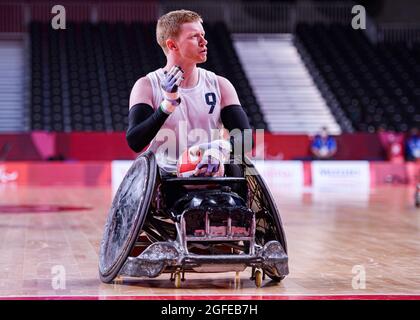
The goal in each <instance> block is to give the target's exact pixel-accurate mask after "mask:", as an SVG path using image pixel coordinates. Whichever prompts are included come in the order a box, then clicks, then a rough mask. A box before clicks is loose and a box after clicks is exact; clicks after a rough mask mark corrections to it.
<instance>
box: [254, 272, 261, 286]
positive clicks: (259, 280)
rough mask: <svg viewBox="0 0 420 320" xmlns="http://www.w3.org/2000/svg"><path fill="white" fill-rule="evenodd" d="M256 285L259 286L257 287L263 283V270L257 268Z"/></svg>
mask: <svg viewBox="0 0 420 320" xmlns="http://www.w3.org/2000/svg"><path fill="white" fill-rule="evenodd" d="M254 276H255V285H256V286H257V288H260V287H261V285H262V272H261V270H257V271H255V275H254Z"/></svg>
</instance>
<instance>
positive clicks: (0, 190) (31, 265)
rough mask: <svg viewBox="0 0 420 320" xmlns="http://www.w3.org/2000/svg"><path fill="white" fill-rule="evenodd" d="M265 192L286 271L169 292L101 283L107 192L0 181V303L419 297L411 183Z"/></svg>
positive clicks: (190, 279) (161, 283)
mask: <svg viewBox="0 0 420 320" xmlns="http://www.w3.org/2000/svg"><path fill="white" fill-rule="evenodd" d="M272 192H273V194H274V197H275V198H276V200H277V203H278V206H279V209H280V211H281V214H282V219H283V223H284V227H285V231H286V236H287V241H288V247H289V267H290V275H289V276H288V277H286V279H285V280H283V281H282V282H281V283H280V284H276V283H272V282H270V281H269V280H265V281H264V282H263V286H262V287H261V288H256V287H255V285H254V282H253V281H251V280H250V279H249V276H250V272H249V271H248V270H247V271H245V272H243V273H241V274H240V279H239V280H237V281H235V274H234V273H222V274H187V275H186V281H185V282H182V285H181V288H179V289H175V287H174V283H173V282H171V281H169V275H168V274H164V275H162V276H160V277H158V278H156V279H124V280H123V281H119V282H117V283H114V284H104V283H102V282H101V281H100V280H99V277H98V250H99V244H100V241H101V238H102V232H103V226H104V223H105V219H106V216H107V211H108V208H109V206H110V202H111V198H112V192H111V189H110V188H92V187H61V186H60V187H20V186H19V187H18V186H13V185H0V208H2V209H0V211H1V212H0V299H1V298H16V297H18V298H24V297H32V298H34V297H35V298H47V297H76V298H77V297H79V298H83V297H85V298H86V297H95V298H99V299H113V298H117V297H123V298H130V297H131V298H141V297H157V296H159V297H164V296H172V297H173V296H175V297H179V298H183V297H201V296H204V297H205V296H213V295H222V296H232V297H239V298H240V297H244V296H245V297H246V296H253V297H261V298H269V297H279V296H282V297H293V296H319V297H324V296H331V295H333V296H334V295H337V296H355V295H356V296H358V295H420V210H419V209H416V208H415V207H414V203H413V202H414V201H413V194H414V188H413V187H411V188H410V187H404V186H387V187H381V188H377V189H373V190H370V192H369V193H359V192H355V190H351V189H350V190H349V189H344V190H337V189H334V190H324V191H315V190H310V189H308V190H300V191H299V190H295V191H291V190H287V189H285V190H281V189H275V188H272ZM13 206H17V207H18V208H21V210H20V211H16V210H15V209H13V208H14V207H13ZM25 206H26V207H25ZM31 206H34V207H31ZM72 207H77V208H78V209H77V208H76V209H77V210H72ZM22 208H23V209H22ZM34 208H35V209H34ZM73 209H74V208H73ZM34 210H38V211H39V212H33V211H34ZM45 210H47V211H50V212H43V211H45ZM31 211H32V212H31Z"/></svg>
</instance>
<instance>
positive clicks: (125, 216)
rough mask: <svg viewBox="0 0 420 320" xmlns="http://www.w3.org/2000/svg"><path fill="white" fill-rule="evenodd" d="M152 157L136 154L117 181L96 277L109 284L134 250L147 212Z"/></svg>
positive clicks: (153, 175) (153, 164) (154, 170)
mask: <svg viewBox="0 0 420 320" xmlns="http://www.w3.org/2000/svg"><path fill="white" fill-rule="evenodd" d="M156 176H157V164H156V160H155V157H154V154H153V153H152V152H150V151H146V152H144V153H142V154H141V155H139V156H138V157H137V159H136V160H135V161H134V163H133V165H132V166H131V167H130V169H129V170H128V172H127V174H126V175H125V177H124V179H123V181H122V182H121V184H120V186H119V188H118V190H117V192H116V194H115V196H114V199H113V201H112V206H111V209H110V210H109V214H108V219H107V222H106V224H105V228H104V235H103V239H102V242H101V247H100V252H99V275H100V279H101V280H102V281H103V282H105V283H109V282H111V281H112V280H113V279H114V278H115V277H116V276H117V275H118V273H119V271H120V270H121V268H122V267H123V265H124V262H125V261H126V259H127V257H128V256H129V254H130V252H131V250H132V248H133V247H134V245H135V243H136V241H137V238H138V236H139V234H140V231H141V229H142V226H143V224H144V222H145V219H146V215H147V213H148V212H149V207H150V203H151V200H152V196H153V192H154V189H155V182H156Z"/></svg>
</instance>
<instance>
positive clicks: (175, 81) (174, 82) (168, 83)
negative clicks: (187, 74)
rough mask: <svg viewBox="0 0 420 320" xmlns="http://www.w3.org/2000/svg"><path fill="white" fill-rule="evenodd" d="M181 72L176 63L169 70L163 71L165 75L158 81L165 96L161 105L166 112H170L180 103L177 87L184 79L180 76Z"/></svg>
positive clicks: (182, 72)
mask: <svg viewBox="0 0 420 320" xmlns="http://www.w3.org/2000/svg"><path fill="white" fill-rule="evenodd" d="M183 74H184V71H183V70H182V69H181V67H180V66H176V65H175V66H173V67H172V68H171V70H169V72H166V71H165V76H164V78H163V79H162V81H161V83H160V87H161V88H162V92H163V97H164V98H165V101H164V102H163V103H162V104H161V107H162V109H163V111H164V112H166V113H172V112H173V111H174V110H175V107H176V106H178V105H179V104H180V103H181V98H180V97H179V93H178V87H179V85H180V84H181V82H182V80H184V78H183V77H182V75H183Z"/></svg>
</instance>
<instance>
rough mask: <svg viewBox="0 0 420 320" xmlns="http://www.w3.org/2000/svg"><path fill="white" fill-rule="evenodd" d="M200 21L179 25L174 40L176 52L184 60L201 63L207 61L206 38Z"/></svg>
mask: <svg viewBox="0 0 420 320" xmlns="http://www.w3.org/2000/svg"><path fill="white" fill-rule="evenodd" d="M204 36H205V32H204V29H203V25H202V24H201V22H198V21H197V22H187V23H184V24H183V25H182V26H181V30H180V33H179V35H178V39H177V40H176V43H177V46H178V52H179V55H180V56H181V58H182V59H183V60H184V61H189V62H193V63H203V62H206V61H207V47H206V45H207V40H206V39H205V38H204Z"/></svg>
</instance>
